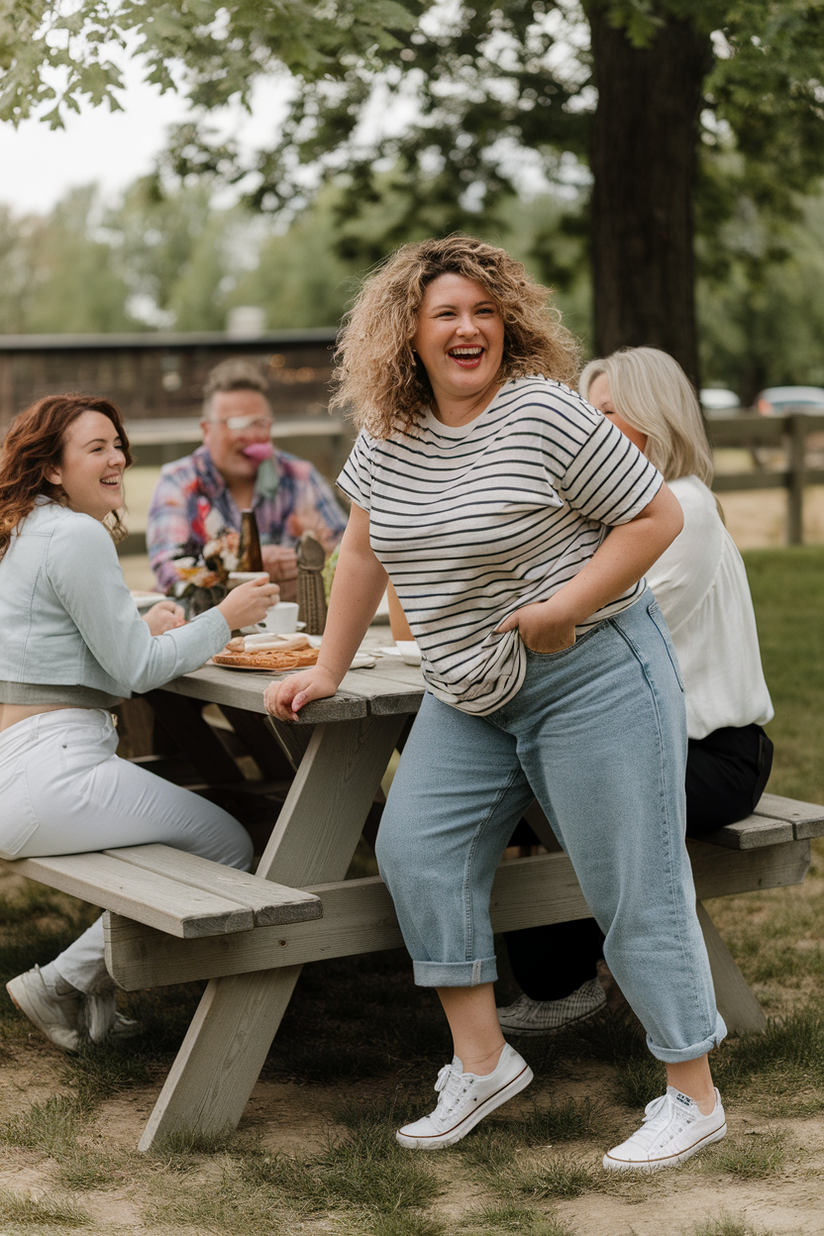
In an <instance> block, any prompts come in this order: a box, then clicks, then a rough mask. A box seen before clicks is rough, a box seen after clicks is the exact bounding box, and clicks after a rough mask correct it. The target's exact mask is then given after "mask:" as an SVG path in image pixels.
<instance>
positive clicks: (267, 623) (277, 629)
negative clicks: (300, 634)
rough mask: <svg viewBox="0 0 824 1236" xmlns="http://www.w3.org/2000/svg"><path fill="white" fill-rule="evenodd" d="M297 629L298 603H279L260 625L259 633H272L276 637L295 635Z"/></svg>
mask: <svg viewBox="0 0 824 1236" xmlns="http://www.w3.org/2000/svg"><path fill="white" fill-rule="evenodd" d="M297 628H298V604H297V601H278V603H277V604H276V605H273V606H272V608H271V609H270V610H269V611H268V612H267V614H266V617H265V618H264V619H263V621H262V622H261V623H259V625H258V630H259V631H260V630H264V631H272V632H273V633H274V634H276V635H293V634H294V632H295V631H296V630H297Z"/></svg>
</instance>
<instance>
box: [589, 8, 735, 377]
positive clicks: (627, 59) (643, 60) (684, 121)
mask: <svg viewBox="0 0 824 1236" xmlns="http://www.w3.org/2000/svg"><path fill="white" fill-rule="evenodd" d="M586 9H587V16H588V18H589V21H590V25H591V27H592V54H593V60H594V71H595V84H596V86H597V88H598V108H597V111H596V114H595V119H594V124H593V131H592V162H591V166H592V173H593V177H594V185H593V195H592V267H593V291H594V303H595V347H596V351H597V353H598V355H600V356H606V355H607V354H608V353H610V352H612V351H614V350H615V349H616V348H621V347H627V346H638V345H640V344H647V345H649V346H651V347H656V348H661V349H662V350H663V351H664V352H669V353H670V354H671V355H672V356H674V357H675V359H676V360H677V361H678V362H679V364H681V365H682V366H683V368H684V369H685V370H686V372H687V374H688V375H689V377H690V378H691V380H692V381H693V382H696V383H697V381H698V346H697V334H696V322H695V292H694V282H695V265H694V259H693V191H694V185H695V161H696V145H697V134H698V114H699V108H700V104H701V88H702V84H703V81H704V78H705V76H706V74H707V72H708V70H709V68H710V66H711V64H712V48H711V44H710V40H709V38H708V37H707V36H706V35H705V34H699V33H698V32H697V31H696V30H695V29H694V28H693V26H692V25H691V24H690V23H689V22H683V21H675V20H673V19H668V20H667V22H666V24H665V25H664V26H662V27H661V29H660V32H659V33H658V35H657V36H656V38H655V40H654V41H653V43H652V44H651V45H650V46H649V47H646V48H641V49H639V48H636V47H633V46H632V44H631V43H630V42H629V40H628V39H627V37H626V34H625V33H624V31H623V30H622V29H615V28H614V27H613V26H610V25H609V24H608V22H607V20H606V18H605V16H604V11H603V6H602V4H600V3H599V2H598V0H590V3H588V4H587V5H586Z"/></svg>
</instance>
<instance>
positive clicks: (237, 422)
mask: <svg viewBox="0 0 824 1236" xmlns="http://www.w3.org/2000/svg"><path fill="white" fill-rule="evenodd" d="M212 424H213V425H225V426H226V428H227V429H228V430H230V431H231V432H232V433H240V432H241V431H242V430H244V429H254V431H255V433H268V432H269V431H270V430H271V428H272V425H273V424H274V422H273V421H272V419H271V417H268V416H229V417H227V418H226V420H213V421H212Z"/></svg>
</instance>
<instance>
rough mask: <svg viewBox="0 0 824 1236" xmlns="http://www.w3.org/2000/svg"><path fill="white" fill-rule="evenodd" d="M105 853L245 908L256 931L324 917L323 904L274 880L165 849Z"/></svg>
mask: <svg viewBox="0 0 824 1236" xmlns="http://www.w3.org/2000/svg"><path fill="white" fill-rule="evenodd" d="M104 853H105V854H108V855H110V856H111V857H113V858H117V859H119V860H120V861H121V862H124V863H129V864H130V865H132V866H134V867H140V868H141V869H142V870H144V871H153V872H155V873H156V874H157V875H161V876H167V877H169V878H171V879H174V880H176V881H178V882H179V883H180V884H185V885H188V886H189V887H191V888H199V889H201V890H203V891H204V892H210V893H215V894H216V895H217V896H220V897H226V898H229V899H230V900H232V901H236V902H238V903H239V904H240V905H242V906H247V907H248V908H249V909H250V910H251V911H252V914H253V916H254V924H253V925H254V926H255V927H268V926H270V925H272V924H278V923H300V922H303V921H304V920H306V919H313V918H320V917H321V916H322V914H323V903H322V902H321V900H320V898H319V897H316V896H315V895H314V894H313V893H307V892H304V891H303V890H302V889H299V888H288V887H287V886H286V885H285V884H276V883H275V882H274V881H273V880H265V879H263V878H262V877H261V876H255V875H250V874H249V872H248V871H238V870H237V869H236V868H234V867H224V866H223V865H222V864H221V863H215V862H212V861H211V859H208V858H201V857H200V855H198V854H187V853H186V852H185V851H183V850H176V849H173V848H172V847H171V846H168V845H136V846H126V847H123V848H122V849H118V850H104ZM107 908H109V907H107ZM111 908H114V907H111Z"/></svg>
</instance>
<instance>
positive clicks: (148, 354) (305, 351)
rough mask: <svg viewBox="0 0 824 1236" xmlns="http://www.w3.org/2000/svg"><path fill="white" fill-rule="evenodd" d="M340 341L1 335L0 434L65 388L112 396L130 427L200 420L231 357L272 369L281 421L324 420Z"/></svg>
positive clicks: (308, 333) (216, 335)
mask: <svg viewBox="0 0 824 1236" xmlns="http://www.w3.org/2000/svg"><path fill="white" fill-rule="evenodd" d="M334 342H335V332H334V331H333V330H304V331H278V332H271V333H267V334H262V335H257V336H255V337H254V338H233V337H232V336H229V335H226V334H223V333H222V332H217V331H215V332H208V333H202V334H194V333H193V334H171V333H158V334H155V333H149V332H147V333H145V334H142V333H141V334H129V335H0V437H2V436H3V435H4V434H5V431H6V429H7V427H8V424H9V422H10V420H11V419H12V418H13V417H14V416H15V415H16V414H17V413H18V412H20V411H22V409H23V408H26V407H28V405H29V404H30V403H32V402H33V401H34V400H35V399H39V398H41V396H43V395H51V394H57V393H60V392H63V391H81V392H83V393H84V394H89V395H103V396H105V397H106V398H108V399H112V400H113V401H114V402H115V403H116V404H118V406H119V407H120V408H122V410H123V412H124V414H125V417H126V420H127V421H128V422H129V423H130V424H132V425H133V424H134V422H135V421H139V420H154V421H157V420H166V419H170V418H174V419H179V418H189V417H192V418H198V417H199V415H200V405H201V392H202V389H203V383H204V381H205V379H206V375H207V373H208V372H209V370H210V369H211V368H212V367H213V366H214V365H216V364H218V362H219V361H222V360H226V359H227V358H228V357H230V356H249V357H254V358H258V359H260V361H261V362H262V364H264V365H265V366H266V368H267V371H268V373H269V377H270V379H271V399H272V406H273V408H274V413H275V417H276V418H277V419H278V420H290V421H294V420H296V419H302V418H304V417H310V418H311V417H325V415H326V406H327V401H328V394H329V379H330V377H331V373H332V349H333V347H334Z"/></svg>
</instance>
